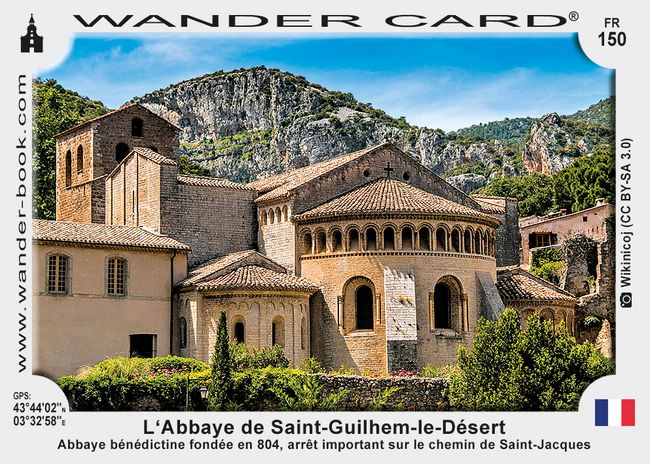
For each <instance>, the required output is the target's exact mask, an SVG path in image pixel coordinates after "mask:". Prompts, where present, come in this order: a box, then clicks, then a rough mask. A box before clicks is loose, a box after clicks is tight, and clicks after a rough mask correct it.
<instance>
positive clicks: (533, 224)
mask: <svg viewBox="0 0 650 464" xmlns="http://www.w3.org/2000/svg"><path fill="white" fill-rule="evenodd" d="M612 214H614V206H612V205H610V204H609V203H605V204H599V205H597V206H594V207H593V208H589V209H585V210H583V211H577V212H575V213H571V214H567V215H564V216H557V217H553V218H545V217H543V218H539V219H538V220H536V221H531V220H529V221H528V222H527V223H526V225H525V226H522V227H521V263H522V264H524V265H528V264H529V263H530V244H529V237H530V234H532V233H535V232H544V233H545V232H549V231H550V232H552V233H554V234H556V235H557V243H558V244H561V243H563V242H564V240H566V239H567V238H568V237H572V236H575V235H578V234H582V235H585V236H586V237H588V238H590V239H592V240H596V241H599V242H600V241H604V240H606V235H607V232H606V220H607V218H609V217H610V216H611V215H612Z"/></svg>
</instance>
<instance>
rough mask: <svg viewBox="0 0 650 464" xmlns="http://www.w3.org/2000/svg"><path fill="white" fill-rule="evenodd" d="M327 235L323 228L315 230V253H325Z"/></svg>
mask: <svg viewBox="0 0 650 464" xmlns="http://www.w3.org/2000/svg"><path fill="white" fill-rule="evenodd" d="M326 247H327V237H326V236H325V231H324V230H319V231H318V232H316V253H325V251H326V250H327V248H326Z"/></svg>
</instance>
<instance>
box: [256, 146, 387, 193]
mask: <svg viewBox="0 0 650 464" xmlns="http://www.w3.org/2000/svg"><path fill="white" fill-rule="evenodd" d="M387 146H390V143H388V142H384V143H382V144H380V145H376V146H374V147H369V148H364V149H363V150H359V151H355V152H352V153H347V154H344V155H340V156H336V157H334V158H330V159H328V160H325V161H321V162H320V163H315V164H311V165H309V166H305V167H303V168H299V169H294V170H292V171H288V172H285V173H283V174H278V175H275V176H270V177H267V178H266V179H259V180H256V181H254V182H251V183H250V184H248V186H249V187H253V188H255V189H256V190H258V191H259V192H260V193H262V194H263V195H261V196H260V197H258V199H257V200H256V201H257V202H264V201H266V200H272V199H275V198H280V197H283V196H286V195H288V194H289V192H290V191H291V190H293V189H295V188H296V187H299V186H300V185H302V184H304V183H306V182H308V181H310V180H312V179H315V178H316V177H318V176H320V175H322V174H324V173H326V172H328V171H331V170H332V169H335V168H337V167H339V166H343V165H344V164H346V163H348V162H350V161H352V160H355V159H357V158H359V157H361V156H363V155H365V154H367V153H370V152H372V151H374V150H377V149H379V148H385V147H387Z"/></svg>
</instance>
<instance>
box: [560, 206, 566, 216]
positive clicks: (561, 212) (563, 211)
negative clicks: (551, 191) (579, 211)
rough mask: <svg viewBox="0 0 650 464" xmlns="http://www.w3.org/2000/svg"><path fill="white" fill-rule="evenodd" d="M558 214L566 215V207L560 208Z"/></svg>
mask: <svg viewBox="0 0 650 464" xmlns="http://www.w3.org/2000/svg"><path fill="white" fill-rule="evenodd" d="M560 216H566V208H560Z"/></svg>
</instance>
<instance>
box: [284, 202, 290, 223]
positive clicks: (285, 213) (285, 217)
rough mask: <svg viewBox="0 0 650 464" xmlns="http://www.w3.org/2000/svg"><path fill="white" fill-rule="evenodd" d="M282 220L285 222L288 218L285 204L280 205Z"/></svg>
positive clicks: (287, 209)
mask: <svg viewBox="0 0 650 464" xmlns="http://www.w3.org/2000/svg"><path fill="white" fill-rule="evenodd" d="M282 220H283V221H285V222H286V221H288V220H289V208H287V205H284V206H283V207H282Z"/></svg>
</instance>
